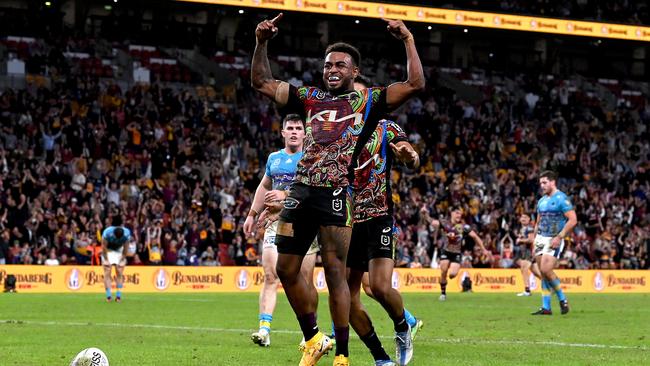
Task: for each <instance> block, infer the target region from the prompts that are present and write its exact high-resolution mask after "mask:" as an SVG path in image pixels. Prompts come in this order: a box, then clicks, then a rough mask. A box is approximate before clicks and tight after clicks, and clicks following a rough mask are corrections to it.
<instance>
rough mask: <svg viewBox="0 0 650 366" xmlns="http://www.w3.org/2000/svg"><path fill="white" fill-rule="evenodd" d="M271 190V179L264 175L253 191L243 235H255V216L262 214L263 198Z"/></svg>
mask: <svg viewBox="0 0 650 366" xmlns="http://www.w3.org/2000/svg"><path fill="white" fill-rule="evenodd" d="M272 188H273V186H272V182H271V177H269V176H268V175H266V174H264V178H262V181H261V182H260V184H259V185H258V186H257V189H256V190H255V196H254V197H253V203H252V204H251V209H250V211H248V216H247V217H246V221H244V234H246V235H249V236H252V235H254V234H255V219H256V218H257V215H259V214H260V212H262V210H263V209H264V196H265V195H266V193H267V192H269V191H270V190H271V189H272Z"/></svg>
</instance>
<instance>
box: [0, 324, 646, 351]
mask: <svg viewBox="0 0 650 366" xmlns="http://www.w3.org/2000/svg"><path fill="white" fill-rule="evenodd" d="M21 324H26V325H43V326H71V327H88V326H95V327H112V328H142V329H169V330H194V331H204V332H231V333H248V332H250V331H251V329H235V328H215V327H191V326H182V325H163V324H126V323H92V322H61V321H32V320H15V319H5V320H0V326H2V325H21ZM273 332H275V333H285V334H295V335H296V336H298V335H300V334H301V332H299V331H296V330H288V329H273ZM380 338H385V339H393V337H391V336H381V337H380ZM418 339H420V340H421V339H426V340H427V341H428V342H430V343H435V342H437V343H452V344H467V343H474V344H504V345H513V344H517V345H535V346H558V347H571V348H602V349H627V350H639V351H648V350H650V348H648V347H645V346H621V345H612V344H593V343H567V342H555V341H520V340H514V339H513V340H509V339H508V340H506V339H502V340H498V339H497V340H490V339H474V338H430V337H422V336H420V337H418Z"/></svg>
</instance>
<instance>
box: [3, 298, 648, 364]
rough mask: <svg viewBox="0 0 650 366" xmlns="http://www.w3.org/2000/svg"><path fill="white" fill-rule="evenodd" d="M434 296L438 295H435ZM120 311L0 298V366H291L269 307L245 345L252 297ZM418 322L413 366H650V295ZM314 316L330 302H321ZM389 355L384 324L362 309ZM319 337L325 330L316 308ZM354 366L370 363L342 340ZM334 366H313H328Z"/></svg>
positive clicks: (127, 301)
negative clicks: (77, 365)
mask: <svg viewBox="0 0 650 366" xmlns="http://www.w3.org/2000/svg"><path fill="white" fill-rule="evenodd" d="M436 295H437V294H436ZM124 296H125V297H124V301H123V302H122V303H120V304H117V303H105V302H104V301H103V298H102V295H101V294H97V295H86V294H56V295H51V294H48V295H38V294H20V293H19V294H0V365H3V366H4V365H21V366H22V365H39V366H41V365H47V366H53V365H68V363H69V362H70V360H71V359H72V357H74V355H75V354H77V352H79V351H80V350H82V349H83V348H87V347H91V346H95V347H99V348H100V349H102V350H103V351H104V352H106V354H107V355H108V357H109V360H110V362H111V365H113V366H115V365H117V366H121V365H241V366H244V365H263V366H269V365H297V364H298V361H299V359H300V354H299V352H298V350H297V345H298V342H299V341H300V338H301V334H300V333H299V328H298V325H297V322H296V321H295V317H294V316H293V313H292V312H291V309H290V308H289V305H288V303H287V301H286V298H285V296H284V295H282V294H280V295H279V296H278V307H277V309H276V313H275V315H274V320H273V332H272V338H271V339H272V344H271V347H270V348H260V347H258V346H255V345H253V344H252V343H251V342H250V340H249V336H250V333H251V331H253V330H255V329H256V326H257V295H255V294H130V293H128V292H127V293H125V295H124ZM404 297H405V303H406V305H407V308H409V309H410V310H411V312H413V313H414V314H415V315H416V316H418V317H420V318H421V319H423V320H424V321H425V327H424V329H423V331H422V333H420V334H419V335H418V338H417V339H416V341H415V356H414V359H413V361H412V363H411V365H649V364H650V295H602V294H601V295H585V294H572V295H569V300H570V302H571V305H572V312H571V313H569V314H568V315H565V316H561V315H559V309H558V306H557V304H556V303H555V301H554V306H555V308H556V310H558V311H557V314H556V315H553V316H550V317H533V316H531V315H529V313H530V312H531V311H532V310H535V309H536V308H537V307H538V306H539V302H540V298H539V295H536V296H533V297H530V298H518V297H515V296H514V294H450V295H449V298H448V300H447V302H444V303H441V302H438V300H437V296H435V297H434V295H433V294H407V295H405V296H404ZM320 301H321V305H325V304H326V303H327V302H326V301H327V298H326V297H325V296H321V299H320ZM364 302H365V304H366V306H367V307H368V309H369V311H370V313H371V316H372V317H373V319H374V324H375V327H376V328H377V330H378V333H379V334H380V335H381V337H382V342H383V343H384V347H385V348H386V350H387V352H388V353H389V354H390V355H392V354H393V353H394V343H393V340H392V323H391V322H390V320H389V319H388V317H387V316H386V314H385V313H384V312H383V311H382V310H381V309H380V308H379V306H378V305H377V304H376V303H374V302H373V301H372V300H370V299H368V298H364ZM319 318H320V319H319V324H320V326H321V329H323V330H327V332H329V330H330V321H329V314H328V313H327V310H326V309H325V307H323V306H322V307H321V311H320V312H319ZM351 338H352V340H351V345H350V347H351V348H350V352H351V364H352V365H372V364H373V362H372V358H371V357H370V354H369V352H368V351H367V350H366V349H365V347H364V346H363V344H362V343H361V342H360V341H359V339H358V337H356V335H355V334H354V333H353V332H352V331H351ZM332 358H333V357H332V355H328V356H326V357H324V358H323V359H322V360H321V362H320V363H319V364H321V365H331V362H332Z"/></svg>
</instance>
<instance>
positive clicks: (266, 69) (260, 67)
mask: <svg viewBox="0 0 650 366" xmlns="http://www.w3.org/2000/svg"><path fill="white" fill-rule="evenodd" d="M282 15H283V14H282V13H280V14H278V15H277V16H276V17H275V18H273V19H271V20H264V21H262V22H261V23H259V24H258V25H257V28H256V29H255V37H256V39H257V42H256V44H255V52H253V61H252V65H251V86H252V87H253V88H254V89H255V90H257V91H258V92H260V93H262V94H264V95H266V96H267V97H269V98H271V99H273V100H274V101H275V102H276V103H278V104H279V105H281V106H283V105H285V104H287V102H288V100H289V83H287V82H285V81H280V80H275V79H274V78H273V75H272V74H271V65H270V64H269V58H268V56H267V44H268V41H269V40H270V39H271V38H273V37H275V36H276V35H277V34H278V28H277V27H276V24H277V23H278V22H279V21H280V19H282Z"/></svg>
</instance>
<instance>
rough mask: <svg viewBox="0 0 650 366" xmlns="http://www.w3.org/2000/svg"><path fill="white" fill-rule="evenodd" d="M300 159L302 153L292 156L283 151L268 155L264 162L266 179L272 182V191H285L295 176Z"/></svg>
mask: <svg viewBox="0 0 650 366" xmlns="http://www.w3.org/2000/svg"><path fill="white" fill-rule="evenodd" d="M301 158H302V151H299V152H297V153H294V154H289V153H287V152H286V151H285V150H284V149H282V150H279V151H276V152H274V153H272V154H270V155H269V158H268V160H267V161H266V172H265V173H264V174H265V175H266V176H267V177H269V178H271V182H273V183H272V184H273V189H277V190H287V189H289V186H290V185H291V183H293V178H294V177H295V176H296V170H297V166H298V162H299V161H300V159H301Z"/></svg>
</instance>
